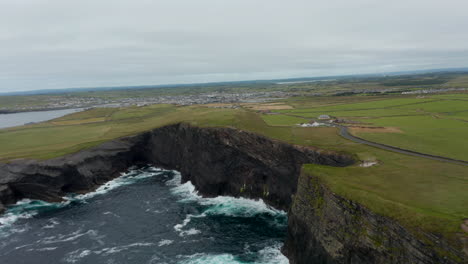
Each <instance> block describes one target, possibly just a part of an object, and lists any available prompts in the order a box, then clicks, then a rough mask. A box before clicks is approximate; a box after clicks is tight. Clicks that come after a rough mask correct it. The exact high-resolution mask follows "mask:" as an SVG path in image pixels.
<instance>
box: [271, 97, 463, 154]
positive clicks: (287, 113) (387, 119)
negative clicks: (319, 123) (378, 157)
mask: <svg viewBox="0 0 468 264" xmlns="http://www.w3.org/2000/svg"><path fill="white" fill-rule="evenodd" d="M349 98H350V100H349V102H346V99H344V100H343V98H340V99H339V100H337V101H335V102H334V101H333V99H334V98H333V97H330V98H329V99H328V100H319V99H312V98H311V99H310V100H304V103H303V104H301V103H300V102H301V100H297V99H295V100H294V101H292V102H291V105H294V106H295V108H294V109H287V110H277V111H275V112H278V113H280V114H281V115H277V116H275V120H274V122H275V123H276V124H280V123H281V122H283V123H284V124H288V122H287V120H289V119H290V118H291V117H295V118H301V117H302V118H306V119H315V118H317V117H318V116H319V115H321V114H327V115H330V116H333V117H336V118H342V119H345V120H351V121H353V122H354V124H353V126H360V127H390V128H397V129H398V131H399V133H394V131H395V129H394V130H393V132H392V130H388V133H382V132H383V131H384V130H371V129H362V130H359V129H354V130H352V131H351V132H352V133H353V134H355V135H357V136H359V137H362V138H364V139H368V140H371V141H375V142H379V143H383V144H387V145H392V146H396V147H400V148H404V149H410V150H414V151H418V152H423V153H427V154H432V155H440V156H445V157H449V158H453V159H460V160H468V151H466V150H467V149H468V139H467V137H466V135H468V94H466V93H462V94H444V95H432V96H427V95H426V96H423V97H422V98H421V97H419V98H418V97H417V96H403V97H402V96H393V97H388V96H387V97H372V98H365V99H364V101H365V102H362V100H361V101H358V102H356V98H359V97H356V96H355V97H354V98H353V97H349ZM315 101H316V103H317V104H314V102H315ZM281 116H283V117H281ZM262 118H263V119H264V120H265V121H266V122H267V123H270V124H274V123H271V120H270V119H271V117H270V116H266V115H263V116H262ZM384 132H385V131H384Z"/></svg>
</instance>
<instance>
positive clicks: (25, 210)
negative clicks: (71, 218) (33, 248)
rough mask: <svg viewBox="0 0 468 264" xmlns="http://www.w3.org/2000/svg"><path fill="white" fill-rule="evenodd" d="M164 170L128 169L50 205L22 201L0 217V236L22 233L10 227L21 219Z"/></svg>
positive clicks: (62, 206) (148, 168)
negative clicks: (81, 192) (91, 188)
mask: <svg viewBox="0 0 468 264" xmlns="http://www.w3.org/2000/svg"><path fill="white" fill-rule="evenodd" d="M164 172H165V170H163V169H159V168H155V167H145V168H141V169H136V168H130V170H129V171H128V172H126V173H122V175H121V176H119V177H117V178H115V179H113V180H110V181H108V182H106V183H105V184H103V185H101V186H99V187H98V188H97V189H96V190H95V191H93V192H89V193H86V194H79V195H75V194H70V195H67V196H65V197H63V201H62V202H57V203H51V202H46V201H42V200H31V199H23V200H20V201H18V202H17V203H16V204H14V205H12V206H10V207H9V208H8V210H7V211H6V213H5V214H4V215H2V216H1V217H0V235H8V234H10V233H16V232H21V231H23V230H22V229H14V228H13V229H11V226H12V225H13V224H14V223H15V222H17V221H18V220H21V219H28V218H32V217H34V216H35V215H37V214H39V213H44V212H48V211H53V210H57V209H61V208H65V207H67V206H70V205H73V204H79V203H86V202H87V200H89V199H91V198H93V197H95V196H98V195H103V194H106V193H108V192H110V191H112V190H114V189H117V188H119V187H122V186H125V185H130V184H133V183H136V182H138V181H140V180H142V179H146V178H149V177H153V176H156V175H160V174H162V173H164Z"/></svg>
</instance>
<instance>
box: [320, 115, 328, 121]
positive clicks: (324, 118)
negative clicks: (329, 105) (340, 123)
mask: <svg viewBox="0 0 468 264" xmlns="http://www.w3.org/2000/svg"><path fill="white" fill-rule="evenodd" d="M318 119H320V120H327V119H330V116H329V115H319V116H318Z"/></svg>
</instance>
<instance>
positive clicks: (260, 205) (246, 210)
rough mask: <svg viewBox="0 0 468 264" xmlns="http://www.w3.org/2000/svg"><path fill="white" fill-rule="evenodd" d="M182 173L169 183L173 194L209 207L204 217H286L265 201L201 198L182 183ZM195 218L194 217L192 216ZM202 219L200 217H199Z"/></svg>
mask: <svg viewBox="0 0 468 264" xmlns="http://www.w3.org/2000/svg"><path fill="white" fill-rule="evenodd" d="M180 180H181V177H180V173H177V174H176V175H175V176H174V178H173V179H172V180H170V181H168V185H169V186H173V188H172V189H171V191H172V193H173V194H175V195H177V196H179V197H181V199H180V200H179V201H180V202H197V203H199V204H201V205H206V206H208V209H206V210H205V211H204V212H203V215H204V216H205V215H227V216H236V217H251V216H255V215H258V214H271V215H286V212H284V211H282V210H277V209H274V208H272V207H270V206H268V205H267V204H265V202H264V201H263V200H261V199H260V200H252V199H246V198H234V197H230V196H218V197H215V198H204V197H202V196H200V195H199V194H198V192H197V190H196V189H195V186H194V185H193V184H192V183H191V182H190V181H188V182H186V183H184V184H181V183H180ZM192 217H194V216H192ZM198 217H200V216H198Z"/></svg>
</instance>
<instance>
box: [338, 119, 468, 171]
mask: <svg viewBox="0 0 468 264" xmlns="http://www.w3.org/2000/svg"><path fill="white" fill-rule="evenodd" d="M338 128H339V129H340V135H341V136H342V137H344V138H346V139H349V140H352V141H354V142H357V143H361V144H366V145H369V146H372V147H376V148H380V149H384V150H389V151H394V152H398V153H402V154H406V155H411V156H415V157H422V158H427V159H432V160H438V161H445V162H450V163H454V164H459V165H465V166H468V161H464V160H456V159H451V158H446V157H441V156H435V155H430V154H424V153H420V152H416V151H412V150H408V149H401V148H397V147H392V146H389V145H385V144H380V143H376V142H372V141H368V140H365V139H363V138H360V137H356V136H353V135H351V134H350V133H349V131H348V128H347V127H345V126H338Z"/></svg>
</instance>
